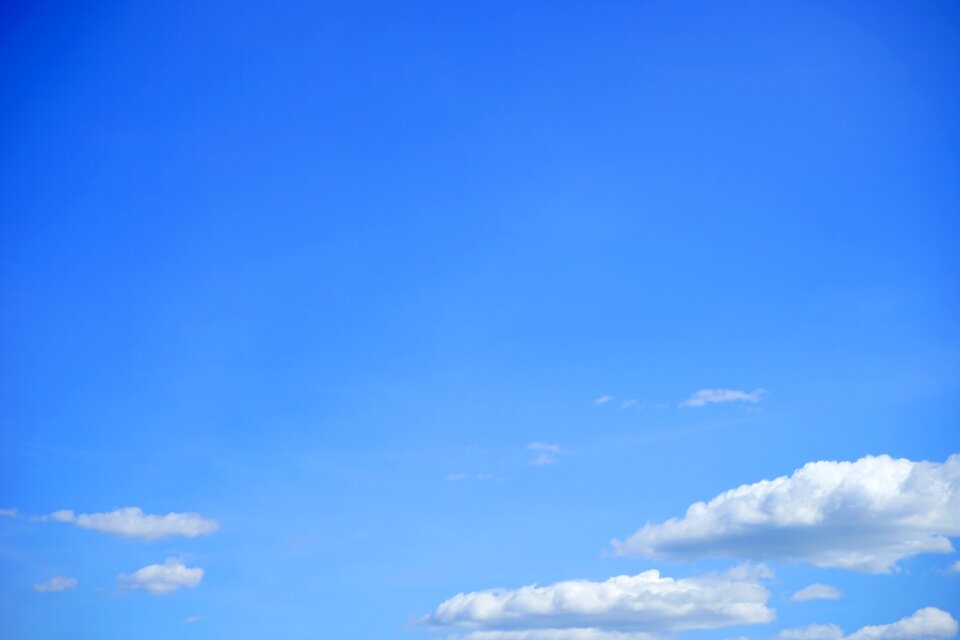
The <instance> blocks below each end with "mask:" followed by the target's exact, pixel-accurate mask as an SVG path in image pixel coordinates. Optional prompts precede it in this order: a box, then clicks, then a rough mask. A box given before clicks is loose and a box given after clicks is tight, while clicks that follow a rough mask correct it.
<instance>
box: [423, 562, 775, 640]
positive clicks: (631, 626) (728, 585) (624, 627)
mask: <svg viewBox="0 0 960 640" xmlns="http://www.w3.org/2000/svg"><path fill="white" fill-rule="evenodd" d="M762 573H763V572H758V571H744V570H742V569H738V570H736V571H731V572H729V573H726V574H717V575H706V576H699V577H694V578H685V579H679V580H677V579H673V578H666V577H663V576H661V575H660V572H659V571H655V570H651V571H644V572H643V573H640V574H637V575H634V576H616V577H613V578H610V579H608V580H606V581H604V582H593V581H590V580H569V581H564V582H557V583H556V584H552V585H548V586H543V587H541V586H537V585H530V586H526V587H521V588H519V589H491V590H488V591H477V592H472V593H460V594H457V595H456V596H454V597H452V598H450V599H449V600H447V601H445V602H443V603H442V604H441V605H440V606H439V607H437V609H436V611H434V612H433V613H432V614H431V615H429V616H426V617H425V618H424V620H423V621H424V622H425V623H427V624H431V625H436V626H444V627H454V628H460V629H464V630H466V631H471V632H472V633H470V634H469V635H468V636H467V638H469V639H470V640H588V639H589V640H593V639H596V640H607V639H611V640H612V639H615V638H616V639H623V640H626V639H628V638H629V639H630V640H634V639H637V638H641V637H643V636H644V634H650V633H659V632H668V631H677V630H682V629H714V628H718V627H725V626H731V625H743V624H758V623H766V622H770V621H771V620H773V618H774V612H773V610H771V609H769V608H767V606H766V603H767V599H768V598H769V596H770V593H769V592H768V591H767V590H766V589H765V588H764V587H763V585H761V584H760V583H759V582H758V578H757V576H758V575H761V574H762ZM618 634H619V635H618Z"/></svg>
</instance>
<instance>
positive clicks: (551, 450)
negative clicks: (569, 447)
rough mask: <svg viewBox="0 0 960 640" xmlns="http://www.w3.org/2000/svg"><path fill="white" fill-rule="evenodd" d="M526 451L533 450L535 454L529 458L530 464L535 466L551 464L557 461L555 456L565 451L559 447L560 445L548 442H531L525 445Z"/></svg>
mask: <svg viewBox="0 0 960 640" xmlns="http://www.w3.org/2000/svg"><path fill="white" fill-rule="evenodd" d="M527 450H528V451H533V452H534V453H535V454H536V455H534V456H533V458H531V460H530V464H532V465H535V466H537V467H542V466H544V465H548V464H553V463H554V462H557V457H558V456H561V455H563V454H565V453H566V451H564V450H563V449H561V448H560V445H556V444H549V443H546V442H531V443H530V444H528V445H527Z"/></svg>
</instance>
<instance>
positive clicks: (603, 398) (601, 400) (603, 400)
mask: <svg viewBox="0 0 960 640" xmlns="http://www.w3.org/2000/svg"><path fill="white" fill-rule="evenodd" d="M615 399H616V398H615V397H614V396H608V395H602V396H600V397H599V398H597V399H596V400H594V401H593V403H594V404H597V405H600V404H607V403H608V402H610V401H611V400H615Z"/></svg>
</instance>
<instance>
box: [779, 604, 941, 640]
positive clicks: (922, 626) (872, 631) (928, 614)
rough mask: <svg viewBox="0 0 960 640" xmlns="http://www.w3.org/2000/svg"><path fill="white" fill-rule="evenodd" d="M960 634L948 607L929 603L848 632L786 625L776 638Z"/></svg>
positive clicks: (916, 639)
mask: <svg viewBox="0 0 960 640" xmlns="http://www.w3.org/2000/svg"><path fill="white" fill-rule="evenodd" d="M955 635H957V621H956V620H954V619H953V616H951V615H950V614H949V613H947V612H946V611H943V610H942V609H937V608H935V607H926V608H924V609H920V610H918V611H917V612H915V613H914V614H913V615H911V616H907V617H906V618H901V619H900V620H897V621H896V622H892V623H890V624H878V625H871V626H867V627H863V628H861V629H858V630H857V631H854V632H853V633H851V634H850V635H848V636H845V635H844V634H843V629H841V628H840V627H838V626H837V625H835V624H812V625H808V626H806V627H795V628H792V629H784V630H783V631H781V632H780V633H778V634H777V637H776V640H942V639H945V638H952V637H954V636H955Z"/></svg>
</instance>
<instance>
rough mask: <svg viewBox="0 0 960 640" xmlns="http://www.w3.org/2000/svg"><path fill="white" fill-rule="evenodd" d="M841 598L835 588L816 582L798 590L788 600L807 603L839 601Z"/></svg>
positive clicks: (841, 595) (840, 594)
mask: <svg viewBox="0 0 960 640" xmlns="http://www.w3.org/2000/svg"><path fill="white" fill-rule="evenodd" d="M842 597H843V594H842V593H840V590H839V589H837V588H836V587H831V586H830V585H828V584H820V583H819V582H817V583H814V584H811V585H810V586H808V587H804V588H803V589H800V590H799V591H797V592H796V593H795V594H793V595H792V596H790V599H791V600H793V601H794V602H807V601H808V600H839V599H840V598H842Z"/></svg>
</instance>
